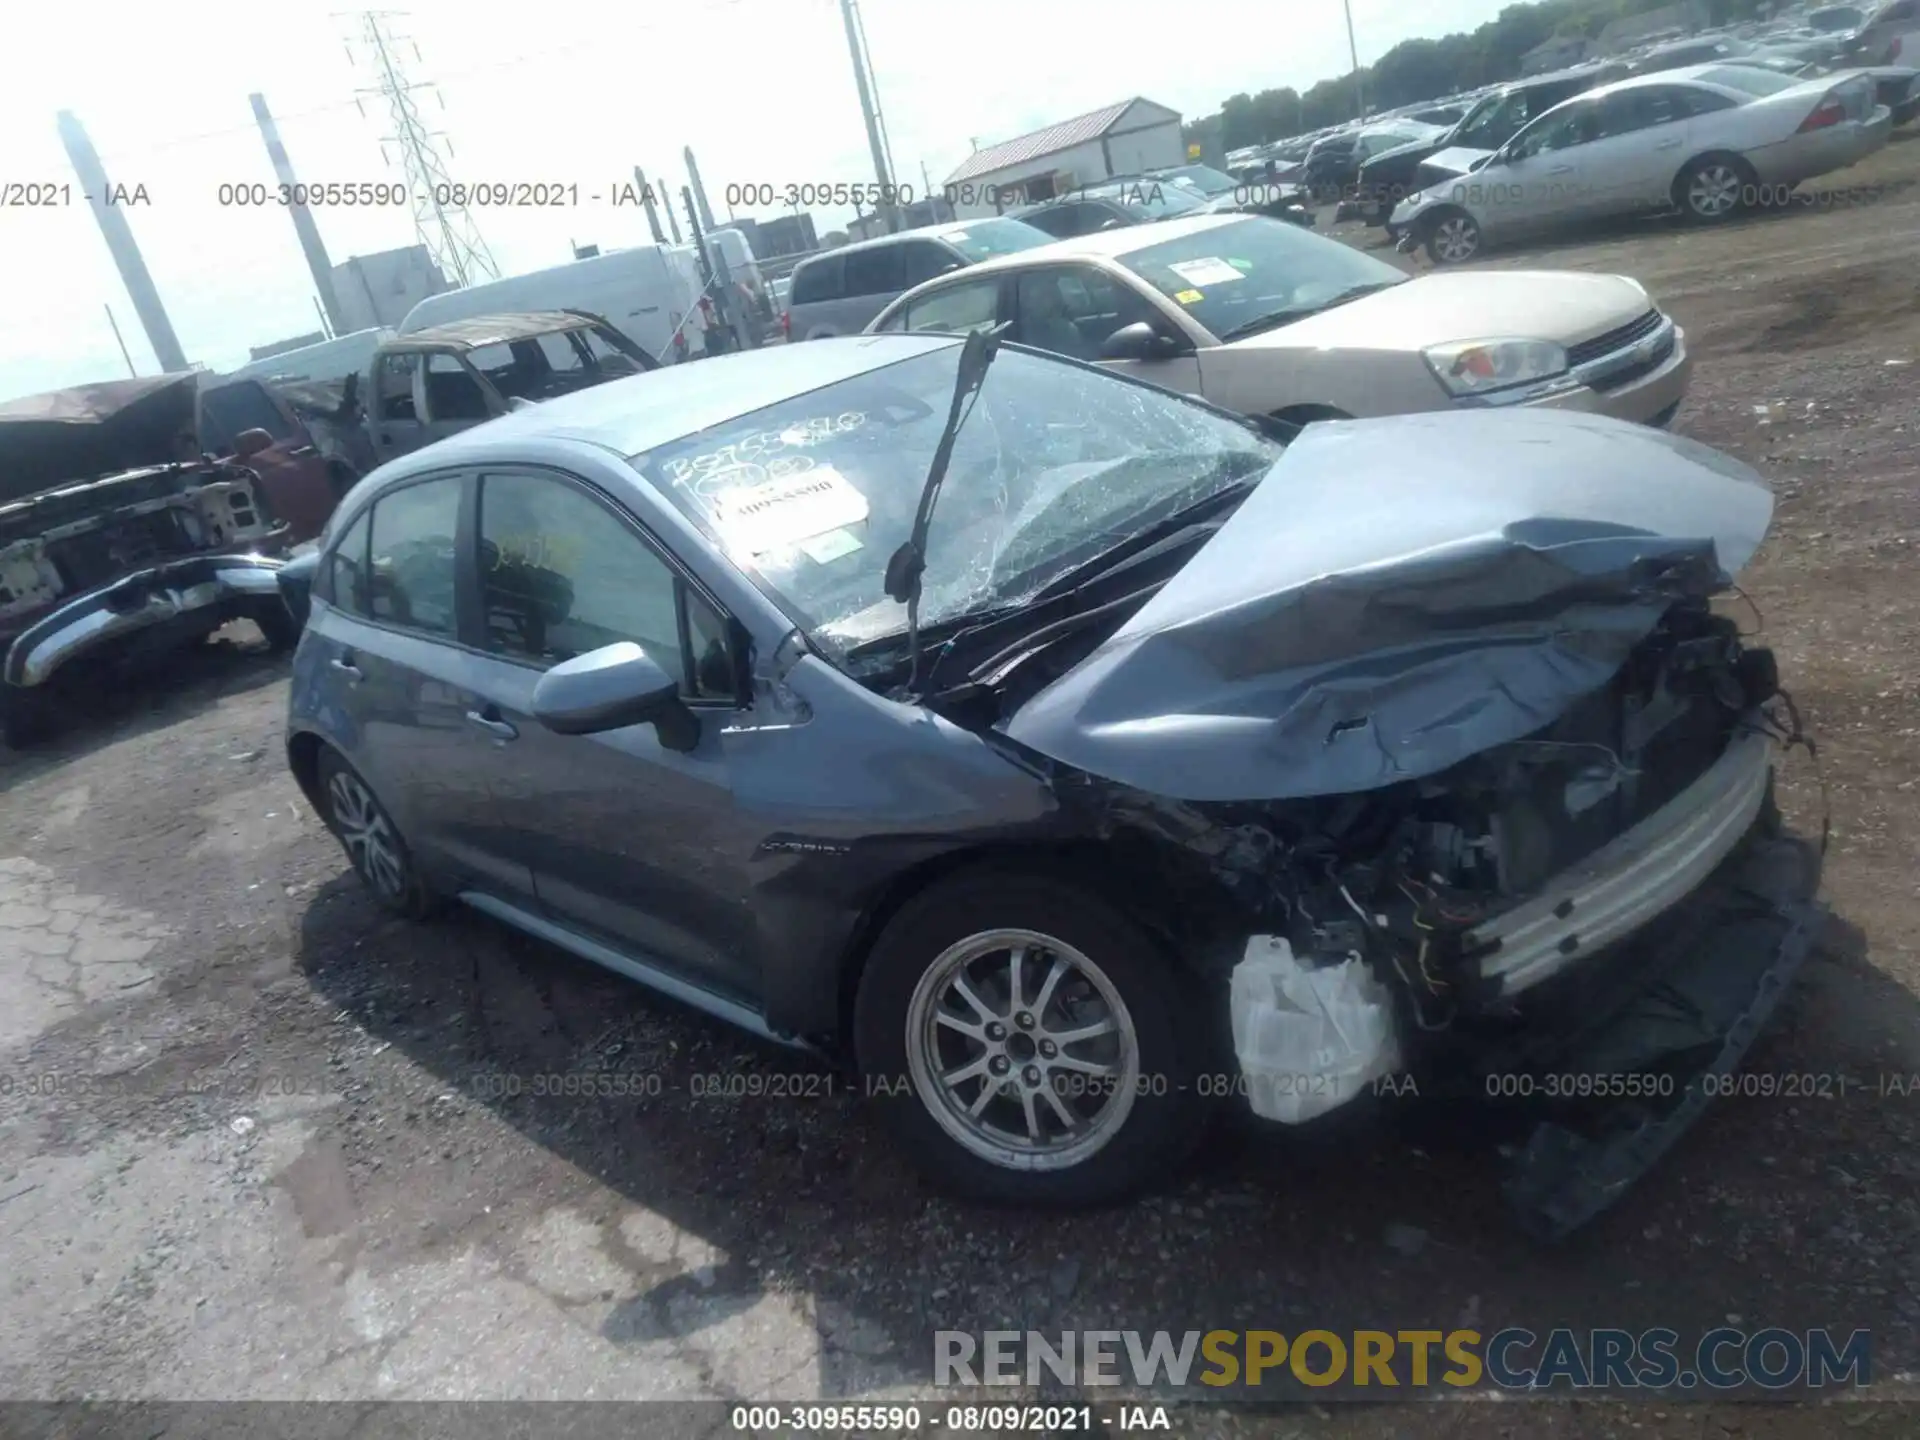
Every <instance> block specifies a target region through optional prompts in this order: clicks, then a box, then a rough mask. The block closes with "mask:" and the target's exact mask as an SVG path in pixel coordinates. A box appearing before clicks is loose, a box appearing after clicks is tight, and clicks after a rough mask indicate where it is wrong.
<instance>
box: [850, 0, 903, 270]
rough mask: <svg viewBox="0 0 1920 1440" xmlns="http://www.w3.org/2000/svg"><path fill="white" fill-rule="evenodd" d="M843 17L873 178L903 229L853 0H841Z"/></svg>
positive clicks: (894, 223)
mask: <svg viewBox="0 0 1920 1440" xmlns="http://www.w3.org/2000/svg"><path fill="white" fill-rule="evenodd" d="M840 19H841V23H842V24H843V25H844V26H845V27H846V31H847V53H848V54H849V55H850V56H852V58H853V83H854V85H855V87H856V88H858V90H859V91H860V118H861V119H862V120H864V121H865V122H866V125H867V148H868V149H869V150H870V151H871V152H872V154H873V178H874V179H875V180H877V181H879V182H880V197H879V198H880V207H879V208H880V214H881V215H882V217H883V218H884V219H885V221H886V225H887V230H888V232H889V233H893V232H896V231H898V230H899V229H900V212H899V209H898V207H897V206H895V205H894V203H893V200H894V195H893V177H892V176H891V175H889V174H888V173H887V151H886V147H885V146H884V145H882V144H881V143H880V122H879V118H878V116H877V115H876V114H875V113H874V108H873V85H872V82H871V80H870V79H869V78H868V76H867V61H866V56H865V54H864V53H863V51H862V48H861V45H860V27H859V24H858V22H857V21H855V19H854V18H853V0H840Z"/></svg>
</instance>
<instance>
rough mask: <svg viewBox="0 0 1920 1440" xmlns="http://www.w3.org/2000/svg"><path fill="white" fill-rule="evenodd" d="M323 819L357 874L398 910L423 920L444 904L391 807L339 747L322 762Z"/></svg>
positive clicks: (377, 897) (326, 752) (378, 897)
mask: <svg viewBox="0 0 1920 1440" xmlns="http://www.w3.org/2000/svg"><path fill="white" fill-rule="evenodd" d="M319 780H320V808H321V818H322V819H324V820H325V821H326V822H327V828H328V829H329V830H331V831H333V834H334V838H335V839H337V840H338V841H339V842H340V848H341V849H342V850H345V851H346V852H347V859H348V861H349V862H350V863H351V864H352V866H353V869H354V873H355V874H356V875H358V876H359V877H360V879H361V882H362V883H363V884H365V885H366V887H367V889H368V890H369V891H371V892H372V894H373V898H374V899H375V900H378V901H379V902H380V903H381V904H382V905H383V906H385V907H386V908H387V909H388V910H391V911H392V912H393V913H394V914H396V915H400V916H404V917H405V918H407V919H409V920H423V919H425V918H426V917H427V916H429V915H431V914H432V913H433V912H434V911H435V910H437V909H438V908H439V897H437V896H436V895H435V894H434V893H433V892H432V891H431V890H429V889H428V888H427V885H426V882H425V881H423V880H422V879H421V878H420V873H419V871H418V870H417V869H416V868H415V866H414V863H413V853H412V851H410V850H409V849H408V848H407V842H406V841H405V840H403V839H402V838H401V836H400V827H399V826H397V825H395V824H394V822H393V817H392V816H390V815H389V814H388V813H387V811H386V807H385V806H383V805H382V804H381V803H380V801H379V800H378V799H377V798H376V797H375V796H374V793H373V790H372V789H371V787H369V786H368V784H367V782H366V781H365V780H363V779H361V778H360V775H359V772H357V771H356V770H354V768H353V767H352V766H351V765H349V764H347V762H346V761H345V760H343V759H341V757H340V755H339V753H338V752H337V751H334V750H331V749H323V750H322V751H321V752H320V765H319Z"/></svg>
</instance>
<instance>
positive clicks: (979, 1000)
mask: <svg viewBox="0 0 1920 1440" xmlns="http://www.w3.org/2000/svg"><path fill="white" fill-rule="evenodd" d="M906 1040H907V1068H908V1072H909V1074H910V1075H911V1077H912V1080H913V1085H914V1089H915V1091H916V1093H917V1094H918V1096H919V1098H920V1101H921V1103H922V1104H923V1105H924V1106H925V1107H926V1109H927V1111H928V1112H929V1113H930V1114H931V1115H932V1116H933V1118H934V1120H935V1121H936V1122H938V1124H939V1125H940V1127H941V1128H942V1129H943V1130H945V1131H946V1132H947V1134H948V1135H950V1136H952V1137H953V1139H954V1140H956V1141H957V1142H959V1144H961V1145H962V1146H964V1147H965V1148H966V1149H967V1150H968V1151H970V1152H971V1153H972V1154H974V1155H977V1156H979V1157H980V1158H982V1159H984V1160H987V1161H989V1162H990V1163H992V1164H995V1165H999V1166H1002V1167H1005V1168H1009V1169H1020V1170H1064V1169H1067V1168H1070V1167H1072V1166H1074V1165H1078V1164H1080V1163H1081V1162H1083V1161H1085V1160H1086V1159H1087V1158H1088V1157H1089V1156H1091V1155H1093V1154H1094V1153H1095V1152H1096V1151H1098V1150H1099V1149H1100V1148H1101V1147H1102V1146H1104V1145H1105V1144H1106V1143H1107V1142H1108V1141H1109V1140H1111V1139H1112V1138H1113V1137H1114V1135H1116V1134H1117V1133H1118V1132H1119V1131H1120V1129H1121V1127H1122V1126H1124V1125H1125V1124H1126V1120H1127V1116H1128V1113H1129V1112H1130V1111H1131V1110H1132V1108H1133V1104H1134V1100H1135V1098H1136V1095H1137V1093H1138V1091H1139V1089H1140V1080H1141V1076H1140V1039H1139V1036H1138V1034H1137V1033H1136V1031H1135V1029H1134V1022H1133V1017H1132V1015H1131V1014H1130V1013H1129V1012H1128V1009H1127V1005H1126V1002H1125V1001H1124V1000H1123V999H1121V997H1120V992H1119V990H1118V988H1117V987H1116V986H1115V985H1114V983H1113V981H1112V980H1111V979H1110V978H1109V977H1108V976H1107V974H1106V973H1105V972H1104V971H1103V970H1102V969H1101V968H1100V967H1099V966H1098V965H1097V964H1095V963H1094V962H1093V961H1092V960H1091V959H1089V958H1088V957H1087V956H1086V955H1084V954H1082V953H1081V952H1080V951H1078V950H1076V949H1075V948H1074V947H1072V946H1071V945H1068V944H1066V943H1064V942H1063V941H1060V940H1057V939H1054V938H1053V937H1051V936H1048V935H1043V934H1041V933H1039V932H1037V931H1032V930H1017V929H1007V930H989V931H983V932H980V933H978V934H974V935H970V936H968V937H967V938H965V939H963V940H961V941H959V942H957V943H956V944H954V945H952V946H949V947H948V948H947V949H946V950H945V951H944V952H942V953H941V954H940V955H939V956H938V957H937V958H936V959H935V960H934V962H933V964H932V965H930V966H929V967H928V968H927V970H926V971H925V973H924V974H923V975H922V976H921V977H920V981H919V983H918V985H916V986H915V988H914V992H913V995H912V997H911V999H910V1000H909V1002H908V1006H907V1035H906Z"/></svg>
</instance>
